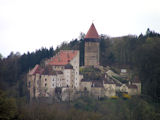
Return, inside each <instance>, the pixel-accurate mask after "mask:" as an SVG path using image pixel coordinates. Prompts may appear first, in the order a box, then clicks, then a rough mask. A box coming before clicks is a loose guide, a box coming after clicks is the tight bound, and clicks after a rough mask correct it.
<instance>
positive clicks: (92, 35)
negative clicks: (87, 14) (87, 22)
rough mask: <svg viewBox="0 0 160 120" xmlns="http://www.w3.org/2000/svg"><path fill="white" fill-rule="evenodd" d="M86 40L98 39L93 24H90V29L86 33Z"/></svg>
mask: <svg viewBox="0 0 160 120" xmlns="http://www.w3.org/2000/svg"><path fill="white" fill-rule="evenodd" d="M88 38H94V39H99V35H98V32H97V30H96V28H95V26H94V24H93V23H92V25H91V27H90V28H89V30H88V32H87V34H86V36H85V39H88Z"/></svg>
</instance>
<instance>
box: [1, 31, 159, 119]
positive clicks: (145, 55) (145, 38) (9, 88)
mask: <svg viewBox="0 0 160 120" xmlns="http://www.w3.org/2000/svg"><path fill="white" fill-rule="evenodd" d="M84 42H85V41H84V34H83V33H81V34H80V38H79V39H74V40H71V41H70V42H69V43H67V42H63V43H62V44H61V45H60V46H57V48H56V49H53V47H50V48H49V49H47V48H41V49H39V50H36V51H35V52H31V53H30V52H28V53H25V54H23V55H20V54H19V53H18V52H17V53H13V52H11V53H10V55H9V56H8V57H3V55H0V119H2V120H12V119H13V120H14V119H15V120H17V119H18V120H61V119H62V120H65V119H67V120H75V119H76V120H87V119H88V120H94V119H95V120H97V119H100V120H121V119H123V120H124V119H125V120H159V119H160V47H159V46H160V34H159V33H156V32H154V31H151V30H150V29H147V31H146V34H144V35H143V34H140V35H139V36H135V35H127V36H123V37H116V38H113V37H109V36H107V35H101V37H100V41H99V42H100V64H101V65H102V66H115V67H119V68H129V69H132V70H133V71H134V74H136V75H138V76H139V78H140V80H141V83H142V94H141V96H134V97H132V98H130V99H122V98H114V99H103V100H95V99H92V98H89V97H87V96H84V97H82V98H79V99H77V100H75V101H72V102H63V103H53V104H51V105H50V104H45V103H38V102H34V103H30V102H29V93H28V90H27V88H26V74H27V72H28V71H29V69H31V68H33V67H34V66H35V65H36V64H43V62H44V61H45V59H47V58H50V57H52V56H54V55H55V54H56V53H57V52H58V51H59V50H68V49H74V50H79V51H80V65H81V66H83V65H84Z"/></svg>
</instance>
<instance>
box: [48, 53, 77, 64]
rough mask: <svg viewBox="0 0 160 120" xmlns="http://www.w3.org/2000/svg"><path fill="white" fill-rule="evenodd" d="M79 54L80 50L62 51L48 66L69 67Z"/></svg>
mask: <svg viewBox="0 0 160 120" xmlns="http://www.w3.org/2000/svg"><path fill="white" fill-rule="evenodd" d="M77 53H78V50H61V51H60V52H59V53H58V54H57V55H55V56H54V57H52V58H51V59H50V61H49V63H48V65H55V66H64V65H67V64H68V63H69V62H70V61H71V60H72V59H73V58H74V57H75V56H76V55H77Z"/></svg>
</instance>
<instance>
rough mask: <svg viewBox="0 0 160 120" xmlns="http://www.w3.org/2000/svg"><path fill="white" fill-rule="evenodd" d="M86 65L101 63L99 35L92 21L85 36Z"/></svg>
mask: <svg viewBox="0 0 160 120" xmlns="http://www.w3.org/2000/svg"><path fill="white" fill-rule="evenodd" d="M84 40H85V53H84V54H85V56H84V59H85V60H84V62H85V66H97V65H99V35H98V32H97V30H96V28H95V26H94V24H93V23H92V25H91V27H90V28H89V30H88V32H87V34H86V36H85V39H84Z"/></svg>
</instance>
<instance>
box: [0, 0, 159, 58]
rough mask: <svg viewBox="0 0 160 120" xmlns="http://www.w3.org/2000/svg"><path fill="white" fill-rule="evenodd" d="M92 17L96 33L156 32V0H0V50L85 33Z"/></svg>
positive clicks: (54, 43) (44, 44)
mask: <svg viewBox="0 0 160 120" xmlns="http://www.w3.org/2000/svg"><path fill="white" fill-rule="evenodd" d="M93 20H94V24H95V26H96V28H97V31H98V33H99V34H107V35H109V36H111V37H116V36H123V35H128V34H134V35H139V34H140V33H145V32H146V30H147V28H150V29H151V30H155V31H156V32H159V33H160V1H159V0H0V53H1V54H2V55H3V56H8V55H9V54H10V52H11V51H13V52H14V53H15V52H17V51H18V52H20V53H21V54H23V53H24V52H25V53H26V52H27V51H30V52H32V51H35V50H36V49H39V48H41V47H47V48H49V47H51V46H53V47H54V48H56V46H57V45H60V44H61V43H62V42H63V41H67V42H69V41H70V40H72V39H74V38H78V37H79V35H80V32H83V33H86V32H87V31H88V29H89V27H90V25H91V23H92V21H93Z"/></svg>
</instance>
